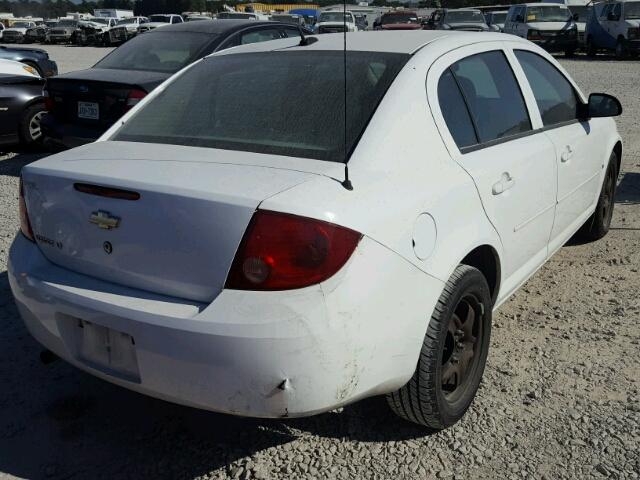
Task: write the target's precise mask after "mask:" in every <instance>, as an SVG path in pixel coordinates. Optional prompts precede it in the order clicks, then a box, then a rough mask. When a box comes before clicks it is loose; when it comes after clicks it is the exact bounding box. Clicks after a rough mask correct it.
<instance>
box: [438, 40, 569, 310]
mask: <svg viewBox="0 0 640 480" xmlns="http://www.w3.org/2000/svg"><path fill="white" fill-rule="evenodd" d="M481 45H482V50H480V49H479V48H478V46H477V45H474V46H468V47H463V48H460V49H458V50H456V51H455V52H451V53H449V54H447V55H445V56H443V57H441V58H440V59H439V60H438V61H436V62H435V63H434V64H433V66H432V67H431V68H430V70H429V73H428V78H427V93H428V98H429V104H430V106H431V110H432V112H433V114H434V119H435V121H436V125H437V126H438V129H439V131H440V133H441V135H442V138H443V140H444V141H445V144H446V145H447V148H448V150H449V152H450V154H451V156H452V158H453V159H454V160H455V161H456V162H458V164H460V166H461V167H462V168H464V169H465V170H466V171H467V173H469V175H470V176H471V177H472V178H473V180H474V182H475V184H476V187H477V189H478V193H479V195H480V198H481V200H482V203H483V206H484V209H485V212H486V214H487V216H488V218H489V220H490V221H491V223H492V224H493V226H494V227H495V229H496V231H497V232H498V234H499V236H500V238H501V241H502V244H503V248H504V259H503V261H502V265H501V268H502V282H503V283H502V285H503V288H501V291H502V292H504V294H502V295H503V296H505V295H509V294H510V293H511V292H512V291H513V290H515V288H517V287H518V286H519V285H520V284H521V283H522V282H523V281H524V280H526V278H528V276H529V275H530V274H531V273H532V272H533V271H534V270H535V269H536V268H537V267H538V266H540V265H541V264H542V263H543V262H544V261H545V259H546V257H547V244H548V241H549V234H550V232H551V228H552V226H553V219H554V211H555V199H556V185H557V181H556V162H555V149H554V145H553V143H552V142H551V141H550V140H549V138H548V137H547V136H546V135H545V134H544V132H541V131H538V129H539V126H540V125H539V117H538V116H537V112H534V113H535V115H530V113H529V108H528V107H527V103H526V102H525V98H524V95H523V92H522V91H521V89H520V87H519V81H520V82H523V81H525V80H524V79H522V78H518V77H516V75H515V74H514V71H513V69H512V67H511V65H510V61H509V57H508V54H507V52H505V51H504V50H503V45H504V43H503V42H491V43H483V44H481ZM529 95H530V93H529ZM531 101H532V100H531V99H529V100H528V102H529V103H531ZM533 108H534V109H535V105H534V106H533ZM498 301H499V300H498Z"/></svg>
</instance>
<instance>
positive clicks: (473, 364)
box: [441, 295, 483, 403]
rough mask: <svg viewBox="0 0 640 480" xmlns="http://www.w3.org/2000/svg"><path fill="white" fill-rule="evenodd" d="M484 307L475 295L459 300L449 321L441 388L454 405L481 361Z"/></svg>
mask: <svg viewBox="0 0 640 480" xmlns="http://www.w3.org/2000/svg"><path fill="white" fill-rule="evenodd" d="M482 317H483V313H482V305H481V303H480V302H479V301H478V299H477V298H476V297H475V296H474V295H466V296H464V297H462V298H461V299H460V301H459V302H458V305H457V306H456V308H455V310H454V312H453V315H451V318H450V319H449V324H448V327H447V335H446V338H445V342H444V349H443V355H442V364H441V365H442V368H441V372H442V375H441V386H442V392H443V393H444V397H445V399H446V400H447V401H448V402H449V403H454V402H455V401H456V400H458V399H459V398H460V396H461V395H462V394H463V393H464V391H465V390H466V389H467V387H468V385H469V383H470V380H471V379H472V378H473V372H474V371H475V370H476V369H477V367H478V363H479V361H480V357H481V352H480V348H481V338H482Z"/></svg>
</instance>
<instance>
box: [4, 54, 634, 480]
mask: <svg viewBox="0 0 640 480" xmlns="http://www.w3.org/2000/svg"><path fill="white" fill-rule="evenodd" d="M49 50H50V51H51V52H52V56H53V58H55V59H56V60H58V61H59V64H60V67H61V68H60V69H61V71H62V72H64V71H68V70H69V69H72V68H78V67H82V66H88V65H91V64H92V63H94V61H95V60H96V59H97V55H99V54H100V53H102V52H104V51H105V50H103V49H99V50H98V49H82V48H74V47H49ZM562 63H563V64H564V66H565V67H566V68H567V69H568V70H569V72H570V73H571V74H572V75H573V76H574V78H575V79H576V80H577V81H578V83H579V84H580V85H581V86H582V88H583V89H584V90H585V91H586V92H598V91H605V92H609V93H613V94H615V95H617V96H618V98H620V100H621V101H622V104H623V106H624V108H625V112H624V114H623V116H622V117H620V118H619V123H618V124H619V128H620V131H621V133H622V136H623V138H624V141H625V152H624V165H623V174H624V175H623V176H622V178H621V182H620V186H619V190H618V195H617V199H616V200H617V205H616V212H615V216H614V219H613V223H612V229H611V232H610V233H609V235H608V236H607V237H606V238H605V239H603V240H602V241H600V242H597V243H593V244H585V245H580V244H572V245H568V246H566V247H564V248H563V249H562V250H561V251H560V252H559V253H558V254H557V255H556V256H555V257H554V258H553V259H552V260H551V261H550V262H548V263H547V265H546V266H545V267H543V268H542V269H541V270H540V271H539V272H538V273H537V274H536V275H535V276H534V277H533V278H532V279H531V280H530V281H529V282H528V283H526V284H525V286H524V287H523V288H522V289H521V290H520V291H519V292H518V293H517V294H516V295H514V296H513V298H512V299H510V300H509V301H508V302H507V303H506V304H505V305H504V306H503V307H502V308H501V310H500V311H499V312H498V313H497V314H496V315H495V317H494V322H495V329H494V331H493V338H492V345H491V351H490V353H489V360H488V365H487V369H486V373H485V377H484V381H483V384H482V385H481V388H480V390H479V392H478V397H477V399H476V401H475V403H474V405H473V406H472V408H471V409H470V411H469V412H468V413H467V415H466V416H465V417H464V419H463V420H462V421H461V422H460V423H459V424H458V425H456V426H455V427H454V428H451V429H449V430H447V431H444V432H440V433H428V432H425V431H424V430H421V429H419V428H417V427H414V426H413V425H411V424H408V423H404V422H402V421H400V420H398V419H397V418H395V417H394V416H393V415H392V414H391V413H389V412H388V410H387V408H386V405H385V404H384V402H383V401H382V400H381V399H370V400H366V401H363V402H360V403H357V404H355V405H352V406H349V407H346V408H344V409H343V410H341V411H339V412H331V413H327V414H324V415H320V416H317V417H314V418H309V419H300V420H288V421H279V420H278V421H275V420H274V421H268V420H252V419H242V418H234V417H230V416H225V415H219V414H213V413H208V412H202V411H197V410H193V409H189V408H185V407H180V406H176V405H172V404H169V403H165V402H162V401H159V400H154V399H151V398H147V397H144V396H141V395H138V394H135V393H132V392H129V391H127V390H124V389H121V388H118V387H115V386H112V385H110V384H107V383H105V382H102V381H100V380H97V379H95V378H93V377H91V376H89V375H87V374H84V373H82V372H80V371H78V370H76V369H74V368H72V367H70V366H69V365H67V364H66V363H64V362H56V363H54V364H51V365H49V366H43V365H42V364H41V363H40V361H39V360H38V354H39V352H40V351H41V348H40V347H39V346H38V345H37V344H36V343H35V341H33V340H32V339H31V338H30V336H29V335H28V333H27V332H26V330H25V329H24V327H23V326H22V323H21V321H20V319H19V317H18V314H17V311H16V309H15V307H14V304H13V301H12V299H11V293H10V291H9V285H8V281H7V274H6V257H7V252H8V249H9V245H10V243H11V240H12V238H13V236H14V234H15V231H16V228H17V226H18V216H17V201H16V192H17V185H18V177H17V176H18V174H19V170H20V168H21V167H22V166H23V165H24V164H26V163H28V162H30V161H33V160H34V159H35V158H37V157H38V155H33V154H32V155H25V154H18V155H15V154H8V155H4V156H0V205H1V207H0V352H2V357H1V358H2V362H1V363H0V385H1V388H0V478H2V479H4V478H16V477H21V478H42V477H47V478H114V477H118V478H120V477H122V478H127V477H131V478H202V479H204V478H212V479H222V478H241V479H246V478H356V477H362V478H371V479H373V478H421V479H423V478H450V477H451V478H453V477H455V478H508V479H525V478H546V479H557V478H580V479H582V478H615V479H622V478H625V479H626V478H631V479H635V478H638V477H639V476H640V451H639V444H640V431H639V428H640V425H639V423H640V385H639V384H638V382H639V380H640V326H639V323H638V321H639V317H640V297H639V295H638V286H639V285H640V275H639V274H638V266H639V265H640V135H638V127H639V125H640V122H639V120H638V119H639V118H640V98H639V96H638V93H639V91H640V63H639V62H632V61H629V62H616V61H610V60H607V59H599V60H597V61H587V60H585V59H584V58H582V59H581V58H577V59H574V60H562Z"/></svg>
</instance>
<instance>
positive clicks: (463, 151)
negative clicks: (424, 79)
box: [438, 48, 535, 155]
mask: <svg viewBox="0 0 640 480" xmlns="http://www.w3.org/2000/svg"><path fill="white" fill-rule="evenodd" d="M491 52H499V53H501V54H502V56H503V58H504V61H505V62H506V64H507V65H508V67H509V70H510V71H511V73H512V74H513V80H514V81H515V82H516V85H517V86H518V92H520V97H521V98H522V104H523V105H524V109H525V112H526V114H527V118H528V119H529V125H530V126H531V130H528V131H526V132H518V133H514V134H512V135H509V136H506V137H500V138H494V139H492V140H487V141H485V142H481V141H480V134H479V130H478V125H477V124H476V120H475V118H473V115H472V114H471V109H470V108H469V101H468V100H467V96H466V95H465V93H464V90H463V89H462V86H461V85H460V82H459V80H458V77H457V76H456V74H455V73H454V72H453V70H451V66H452V65H455V64H456V63H459V62H462V61H463V60H466V59H467V58H471V57H474V56H476V55H483V54H486V53H491ZM447 71H450V72H451V76H452V77H453V79H454V80H455V82H456V85H457V87H458V90H459V92H460V96H461V97H462V100H463V102H464V106H465V107H466V109H467V114H468V115H469V118H470V120H471V125H472V126H473V131H474V133H475V135H476V139H477V140H478V143H476V144H475V145H469V146H467V147H458V150H460V153H461V154H463V155H464V154H466V153H471V152H476V151H478V150H482V149H483V148H489V147H493V146H494V145H500V144H501V143H506V142H508V141H510V140H517V139H519V138H523V137H527V136H529V135H533V132H535V129H534V128H533V121H532V119H531V112H530V111H529V105H528V104H527V100H526V98H525V96H524V92H523V91H522V86H521V85H520V82H519V81H518V76H517V75H516V72H515V71H514V70H513V66H512V65H511V62H510V61H509V57H508V56H507V53H506V52H505V50H504V49H502V48H494V49H491V50H483V51H481V52H477V53H473V54H471V55H467V56H466V57H462V58H460V59H458V60H456V61H455V62H453V63H451V64H450V65H449V66H448V67H447V68H446V69H445V70H444V71H443V72H442V73H441V74H440V77H442V75H444V74H445V72H447ZM438 81H440V78H438ZM439 100H440V99H439V98H438V101H439ZM445 125H446V127H447V130H449V126H448V125H447V124H446V121H445ZM449 134H451V130H449ZM454 143H455V142H454ZM456 146H457V145H456Z"/></svg>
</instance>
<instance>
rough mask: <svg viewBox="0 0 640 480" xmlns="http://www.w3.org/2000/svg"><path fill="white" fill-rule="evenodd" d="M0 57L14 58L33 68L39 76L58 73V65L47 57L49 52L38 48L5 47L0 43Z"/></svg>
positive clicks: (4, 58) (49, 75)
mask: <svg viewBox="0 0 640 480" xmlns="http://www.w3.org/2000/svg"><path fill="white" fill-rule="evenodd" d="M0 59H2V60H14V61H16V62H20V63H24V64H25V65H29V66H30V67H33V68H35V69H36V70H37V71H38V73H39V74H40V76H41V77H51V76H53V75H57V74H58V65H57V64H56V62H54V61H53V60H50V59H49V54H48V53H47V52H45V51H44V50H42V49H39V48H20V47H5V46H2V45H0Z"/></svg>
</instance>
